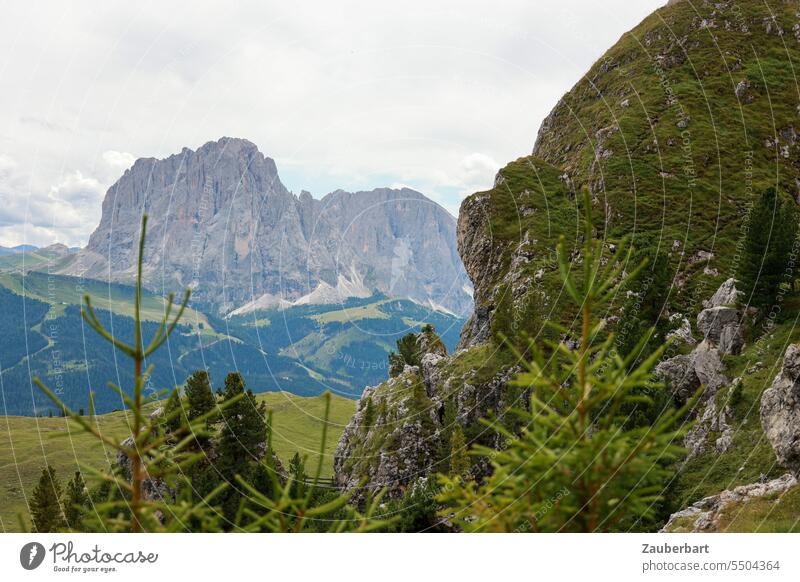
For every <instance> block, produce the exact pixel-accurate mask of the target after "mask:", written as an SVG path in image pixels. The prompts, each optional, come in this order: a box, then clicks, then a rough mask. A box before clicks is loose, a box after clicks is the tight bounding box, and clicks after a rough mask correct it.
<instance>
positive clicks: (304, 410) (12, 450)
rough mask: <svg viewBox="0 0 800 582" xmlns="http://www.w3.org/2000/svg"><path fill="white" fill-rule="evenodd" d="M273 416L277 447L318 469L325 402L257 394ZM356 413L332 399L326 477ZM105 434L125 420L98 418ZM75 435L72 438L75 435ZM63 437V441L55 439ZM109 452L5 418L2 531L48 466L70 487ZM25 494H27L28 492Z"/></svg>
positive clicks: (57, 427) (0, 431)
mask: <svg viewBox="0 0 800 582" xmlns="http://www.w3.org/2000/svg"><path fill="white" fill-rule="evenodd" d="M257 398H258V400H259V401H264V402H266V403H267V406H268V407H269V409H270V410H272V411H273V427H274V428H273V445H274V447H275V450H276V451H277V453H278V456H279V457H280V458H281V460H282V461H283V462H284V463H287V462H288V461H289V459H290V458H291V457H292V455H294V453H295V452H299V453H300V455H301V456H306V457H307V461H306V466H307V467H309V472H310V471H311V467H316V463H317V460H318V459H319V446H320V442H321V441H320V439H321V436H322V428H323V422H322V418H323V417H324V411H325V403H324V400H323V399H322V398H321V397H316V398H303V397H300V396H294V395H292V394H288V393H285V392H277V393H276V392H270V393H265V394H259V395H257ZM354 410H355V402H354V401H352V400H348V399H346V398H342V397H339V396H333V397H332V399H331V414H330V419H329V423H328V438H327V442H326V447H325V455H324V458H323V474H324V475H330V474H331V472H332V470H333V452H334V449H335V448H336V444H337V442H338V440H339V435H340V434H341V433H342V430H344V426H345V424H346V423H347V421H348V420H349V419H350V416H352V414H353V412H354ZM97 419H98V423H99V426H100V429H101V430H102V431H103V432H104V433H105V434H108V435H110V436H112V437H116V438H120V439H122V438H125V436H127V434H128V428H127V423H126V416H125V414H124V413H121V412H115V413H111V414H105V415H101V416H98V417H97ZM70 430H72V433H70ZM56 435H61V436H56ZM108 455H109V453H108V452H107V451H105V450H104V449H103V447H102V446H101V445H97V444H95V442H94V441H93V439H91V438H90V437H88V436H86V435H85V434H81V433H75V432H74V429H72V428H71V426H69V425H68V423H67V422H66V420H65V419H62V418H30V417H19V416H11V417H0V531H9V530H17V529H18V528H19V526H18V520H17V515H18V514H20V513H23V514H27V509H26V507H27V506H26V502H25V495H30V494H31V491H32V490H33V487H34V486H35V484H36V481H37V480H38V478H39V475H40V473H41V470H42V466H43V465H45V463H48V462H49V463H50V464H51V465H52V466H53V467H55V469H56V471H57V473H58V475H59V478H60V479H61V480H62V482H66V481H67V480H68V479H69V477H70V476H71V474H72V472H73V471H75V470H76V469H77V468H78V462H79V461H80V462H81V463H83V464H85V465H88V466H91V467H95V468H102V467H104V466H105V465H106V464H107V463H108V462H109V461H111V460H113V459H111V458H109V457H108ZM23 491H24V493H23Z"/></svg>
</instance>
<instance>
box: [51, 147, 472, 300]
mask: <svg viewBox="0 0 800 582" xmlns="http://www.w3.org/2000/svg"><path fill="white" fill-rule="evenodd" d="M143 212H146V213H148V215H149V217H150V222H149V227H148V228H149V232H148V236H149V244H148V247H147V252H146V261H145V262H146V265H145V278H146V285H147V286H148V287H149V288H151V289H153V290H155V291H160V290H162V289H169V290H171V289H174V288H176V287H181V286H190V287H192V288H193V293H194V297H195V300H197V301H201V302H205V303H209V304H212V305H214V307H215V308H216V309H217V310H218V312H220V313H223V314H224V313H228V312H230V311H233V310H236V309H239V310H240V312H246V311H248V310H252V309H257V308H268V307H275V306H278V305H281V304H286V303H301V304H303V303H335V302H339V301H343V300H346V299H347V298H349V297H368V296H370V295H371V294H372V293H374V292H380V293H383V294H386V295H389V296H395V297H408V298H411V299H413V300H415V301H417V302H420V303H423V304H427V305H429V306H431V307H434V308H444V309H446V310H449V311H452V312H455V313H458V314H466V313H468V312H469V311H470V310H471V306H472V300H471V297H470V293H471V288H470V285H469V280H468V279H467V277H466V274H465V272H464V269H463V267H462V265H461V261H460V259H459V257H458V253H457V251H456V234H455V230H456V223H455V219H454V218H453V217H452V216H451V215H450V214H448V213H447V212H446V211H445V210H444V209H443V208H441V207H440V206H438V205H437V204H436V203H434V202H433V201H431V200H429V199H428V198H426V197H425V196H423V195H422V194H420V193H419V192H415V191H414V190H410V189H408V188H403V189H389V188H381V189H376V190H372V191H368V192H345V191H342V190H337V191H335V192H332V193H330V194H328V195H327V196H325V197H324V198H322V199H321V200H317V199H314V198H313V197H312V196H311V195H310V194H309V193H307V192H303V193H301V194H300V196H295V195H294V194H293V193H291V192H289V191H288V190H287V189H286V187H285V186H284V185H283V183H282V182H281V180H280V178H279V176H278V170H277V168H276V165H275V162H274V161H273V160H272V159H270V158H268V157H265V156H264V155H263V154H262V153H261V152H259V150H258V148H257V147H256V146H255V145H254V144H252V143H250V142H249V141H247V140H243V139H234V138H222V139H220V140H218V141H215V142H209V143H207V144H205V145H204V146H202V147H200V148H199V149H197V150H196V151H194V150H190V149H187V148H184V150H183V151H181V152H180V153H178V154H175V155H172V156H170V157H168V158H166V159H163V160H157V159H154V158H146V159H139V160H137V161H136V163H135V164H134V165H133V167H131V168H130V169H129V170H127V171H126V172H125V174H124V175H123V176H122V177H121V178H120V179H119V180H118V181H117V182H116V183H115V184H114V185H113V186H112V187H111V188H109V190H108V193H107V194H106V197H105V200H104V201H103V213H102V218H101V220H100V224H99V225H98V226H97V228H96V229H95V231H94V233H93V234H92V235H91V238H90V239H89V244H88V245H87V247H86V248H85V249H83V250H82V251H81V252H80V253H78V254H77V255H76V256H75V257H74V258H73V260H71V261H70V262H69V264H68V265H67V266H66V267H65V268H64V269H63V273H65V274H71V275H81V276H86V277H92V278H98V279H110V280H113V281H117V282H130V281H131V280H132V279H133V276H134V270H135V263H134V260H135V255H136V248H135V246H136V241H137V239H138V231H139V223H140V218H141V215H142V213H143Z"/></svg>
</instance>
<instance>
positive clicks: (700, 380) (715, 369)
mask: <svg viewBox="0 0 800 582" xmlns="http://www.w3.org/2000/svg"><path fill="white" fill-rule="evenodd" d="M655 373H656V376H658V377H659V378H660V379H661V380H662V381H663V382H664V383H665V384H666V385H667V388H669V390H670V392H671V393H672V395H673V396H674V397H675V400H676V401H677V402H679V403H684V402H686V401H687V400H688V399H689V398H691V397H692V396H694V394H695V392H697V390H698V388H700V386H705V391H704V392H703V398H704V399H705V398H709V397H711V396H713V395H714V394H716V393H717V390H719V389H720V388H721V387H722V386H725V385H726V384H727V383H728V378H727V377H726V376H725V365H724V364H723V363H722V359H721V358H720V355H719V351H718V350H717V349H716V348H715V347H714V346H712V345H711V344H710V343H709V342H707V341H703V342H701V343H700V344H699V345H698V346H697V347H696V348H695V349H694V350H692V352H691V353H690V354H680V355H677V356H675V357H672V358H670V359H668V360H664V361H663V362H661V363H660V364H658V366H656V369H655Z"/></svg>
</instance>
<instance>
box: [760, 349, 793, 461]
mask: <svg viewBox="0 0 800 582" xmlns="http://www.w3.org/2000/svg"><path fill="white" fill-rule="evenodd" d="M761 425H762V426H763V428H764V433H765V434H766V435H767V439H769V442H770V444H771V445H772V448H773V449H774V450H775V455H776V456H777V457H778V462H779V463H780V464H781V465H783V466H784V467H786V468H787V469H789V470H790V471H791V472H792V473H793V474H794V475H795V476H800V345H798V344H793V345H790V346H789V347H788V348H787V350H786V354H785V355H784V358H783V366H782V368H781V371H780V373H779V374H778V375H777V376H776V377H775V380H774V381H773V382H772V385H771V386H770V387H769V388H767V389H766V390H765V391H764V394H762V396H761Z"/></svg>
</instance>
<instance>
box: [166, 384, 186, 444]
mask: <svg viewBox="0 0 800 582" xmlns="http://www.w3.org/2000/svg"><path fill="white" fill-rule="evenodd" d="M182 407H183V403H182V402H181V393H180V390H178V389H177V388H175V389H174V390H173V391H172V393H171V394H170V395H169V399H168V400H167V404H166V405H165V407H164V417H165V418H166V420H165V421H164V430H166V431H167V432H168V433H172V434H174V433H177V432H178V431H179V429H180V428H181V426H182V425H183V421H184V416H185V412H183V411H182Z"/></svg>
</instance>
